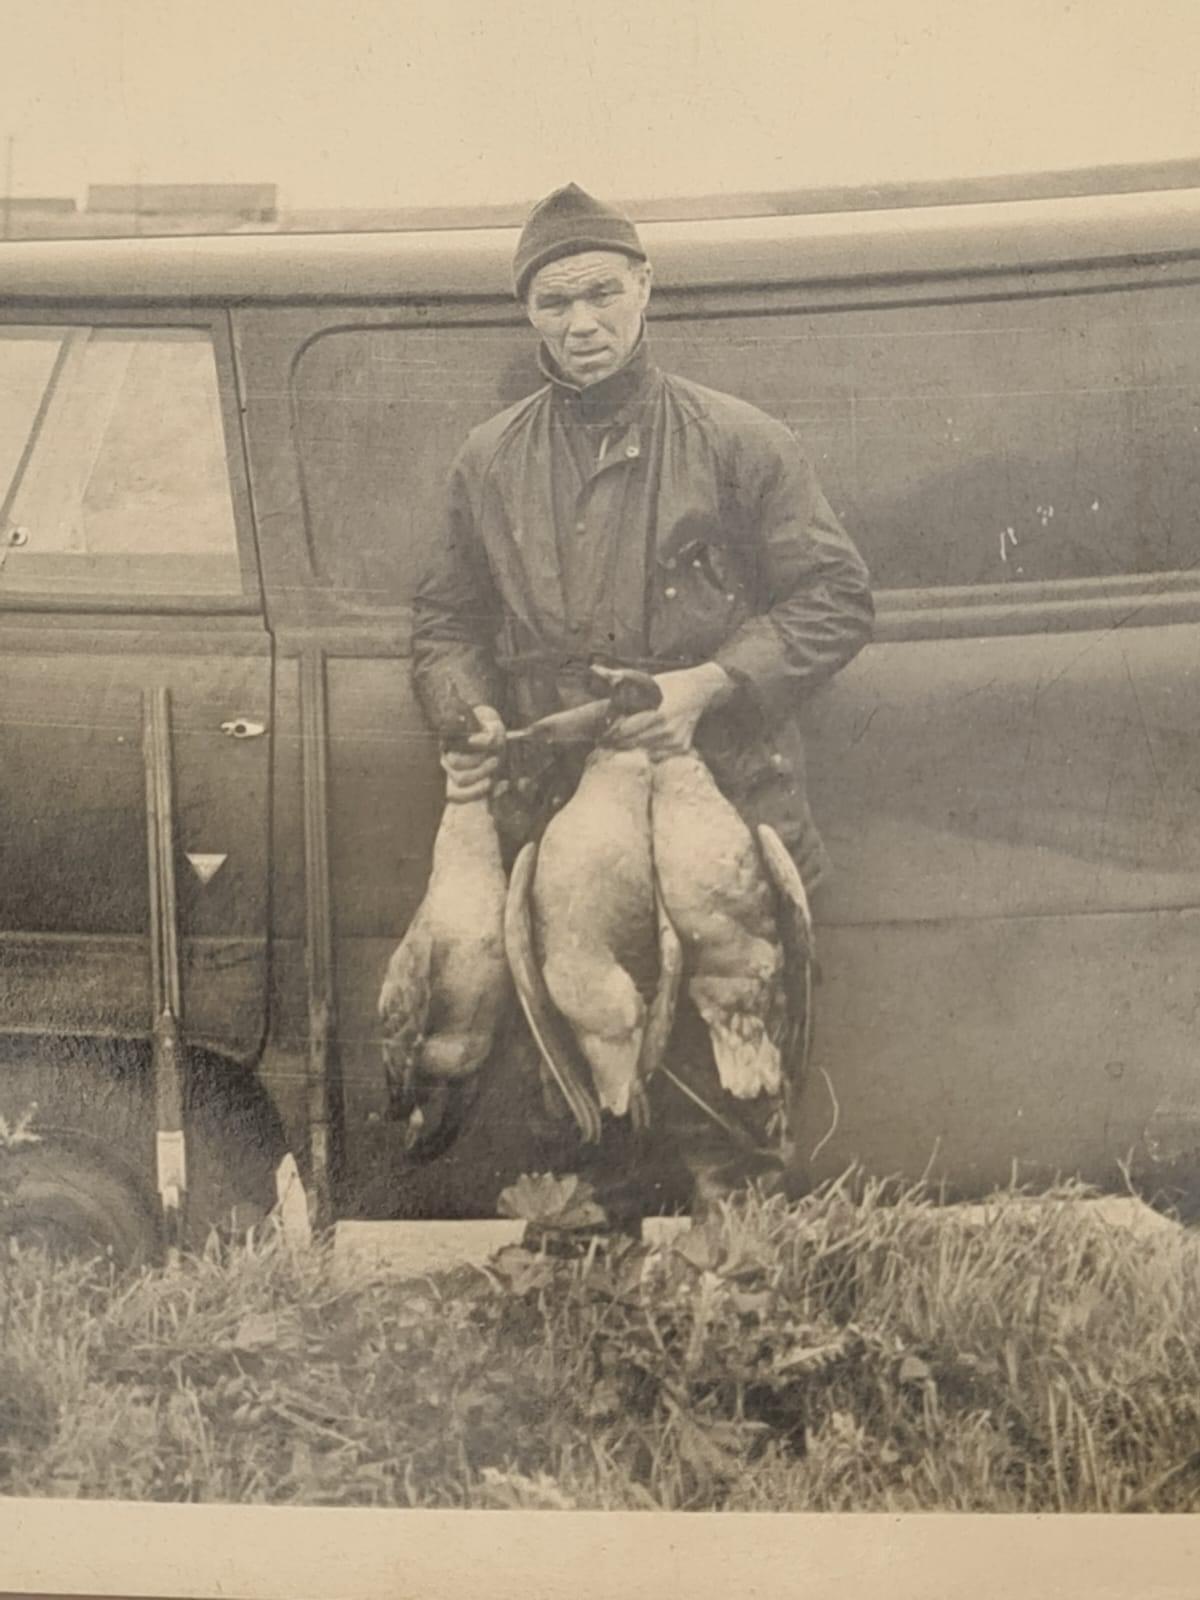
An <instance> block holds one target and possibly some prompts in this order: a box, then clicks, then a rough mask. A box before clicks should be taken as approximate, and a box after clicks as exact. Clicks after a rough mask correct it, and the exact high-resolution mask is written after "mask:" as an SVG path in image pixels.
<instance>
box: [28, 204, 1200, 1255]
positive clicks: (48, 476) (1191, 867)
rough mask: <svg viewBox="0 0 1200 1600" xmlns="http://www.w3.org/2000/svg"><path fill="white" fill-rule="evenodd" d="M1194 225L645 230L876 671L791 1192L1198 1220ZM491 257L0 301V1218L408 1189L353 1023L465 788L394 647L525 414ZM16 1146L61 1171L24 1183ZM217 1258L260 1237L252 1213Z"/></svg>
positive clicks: (850, 741)
mask: <svg viewBox="0 0 1200 1600" xmlns="http://www.w3.org/2000/svg"><path fill="white" fill-rule="evenodd" d="M1198 225H1200V188H1188V189H1178V190H1165V191H1160V192H1136V191H1134V192H1129V193H1123V194H1109V195H1092V196H1086V195H1084V196H1076V197H1074V198H1070V197H1067V198H1057V199H1048V198H1046V199H1017V200H1013V199H1009V200H1001V201H995V202H986V201H978V202H975V203H963V204H958V205H927V206H910V207H900V208H892V209H881V210H876V211H872V212H840V213H830V214H820V215H800V216H793V215H782V216H779V215H776V216H754V217H741V218H736V217H735V218H724V219H718V220H692V221H676V222H662V223H649V224H647V225H646V226H645V228H644V237H645V240H646V242H647V245H648V248H649V249H650V252H651V255H652V257H653V260H654V262H655V267H656V274H657V283H658V290H657V294H656V297H655V300H654V302H653V304H652V330H651V333H652V339H653V344H654V346H655V349H656V353H657V357H658V359H659V361H660V362H661V363H662V364H663V365H664V366H666V367H668V368H672V369H675V370H677V371H679V372H681V373H683V374H684V375H686V376H690V377H693V378H695V379H698V380H699V381H701V382H704V383H707V384H710V385H712V386H714V387H717V388H720V389H724V390H727V391H731V392H733V393H735V394H740V395H743V396H745V397H746V398H748V399H749V400H751V401H753V402H755V403H757V404H758V405H760V406H762V407H763V408H764V409H766V410H768V411H770V412H773V413H774V414H776V415H778V416H780V417H782V418H784V419H785V420H786V421H787V422H788V423H789V424H790V425H791V426H792V427H793V428H794V429H795V430H796V432H797V433H798V434H799V436H800V438H801V440H802V442H803V444H804V445H805V447H806V449H807V451H808V453H809V455H810V456H811V458H812V459H813V460H814V462H815V465H816V467H817V470H818V474H819V476H820V478H821V480H822V483H823V485H824V487H825V489H826V491H827V493H828V495H829V497H830V499H831V500H832V502H833V504H834V506H835V507H836V509H837V510H838V512H839V514H840V515H841V517H842V519H843V521H844V522H845V524H846V526H847V527H848V528H849V529H850V530H851V531H852V533H853V534H854V536H855V537H856V539H857V541H858V542H859V544H860V547H861V548H862V550H863V552H864V554H865V555H866V557H867V559H868V561H869V563H870V566H871V568H872V572H873V576H874V580H875V584H876V590H877V603H878V610H879V623H878V630H877V638H876V641H875V643H873V644H872V645H871V646H870V647H869V648H868V649H867V651H866V652H865V653H864V654H863V655H862V656H861V657H860V658H859V659H858V660H857V661H856V662H855V663H854V664H853V665H852V666H851V668H849V669H848V670H847V671H846V672H845V673H844V674H842V675H841V676H840V677H839V678H838V679H837V680H836V681H835V682H834V683H833V684H832V685H830V686H829V687H828V688H827V689H826V690H823V691H822V692H820V693H819V694H818V695H816V696H814V698H813V700H812V701H811V703H810V704H809V705H808V706H807V707H806V708H805V715H806V719H807V723H808V731H809V738H810V751H811V757H810V765H811V780H810V781H811V788H812V797H813V804H814V810H815V812H816V815H817V820H818V822H819V824H820V825H821V827H822V830H823V832H824V834H825V837H826V840H827V843H828V844H829V846H830V850H831V854H832V856H833V858H834V862H835V867H836V874H835V877H834V879H833V880H832V882H831V883H830V885H829V887H828V889H827V890H826V891H825V892H824V900H823V902H822V904H821V906H820V929H819V935H820V946H821V964H822V972H823V982H822V986H821V989H820V998H819V1008H820V1009H819V1020H818V1029H817V1040H816V1048H815V1053H814V1060H813V1063H812V1071H811V1074H810V1077H809V1081H808V1083H807V1084H806V1086H805V1089H804V1093H803V1095H802V1097H801V1104H800V1119H801V1120H800V1125H801V1129H802V1138H801V1143H802V1145H805V1144H806V1145H807V1155H808V1156H809V1157H813V1155H814V1152H816V1154H815V1159H813V1160H812V1161H811V1172H812V1176H813V1177H816V1178H820V1177H824V1176H829V1175H831V1174H834V1173H836V1172H838V1171H840V1170H842V1169H843V1168H844V1167H845V1166H846V1165H847V1164H848V1163H849V1162H851V1161H853V1160H858V1161H861V1162H862V1163H864V1164H865V1165H866V1166H867V1167H868V1168H869V1169H872V1170H876V1171H880V1172H889V1173H890V1172H899V1173H905V1174H908V1175H910V1176H917V1175H920V1174H922V1173H929V1174H930V1175H932V1176H934V1177H938V1178H944V1179H945V1180H946V1182H947V1184H948V1185H949V1187H950V1188H951V1189H952V1190H954V1191H955V1192H958V1193H962V1194H970V1193H976V1192H980V1191H982V1190H984V1189H986V1188H987V1187H988V1186H990V1185H992V1184H994V1183H996V1182H1002V1181H1004V1180H1006V1179H1007V1178H1008V1177H1009V1176H1010V1175H1011V1173H1012V1172H1013V1171H1014V1170H1016V1172H1017V1173H1018V1175H1019V1176H1020V1177H1022V1178H1026V1179H1031V1180H1034V1181H1043V1180H1046V1179H1049V1178H1052V1177H1053V1176H1054V1175H1055V1174H1056V1173H1060V1172H1061V1173H1078V1174H1081V1175H1082V1176H1083V1177H1085V1178H1086V1179H1089V1180H1091V1181H1093V1182H1096V1183H1098V1184H1100V1185H1111V1184H1115V1183H1120V1182H1122V1181H1123V1177H1122V1174H1123V1172H1125V1171H1128V1172H1129V1173H1130V1174H1131V1175H1132V1176H1133V1177H1134V1179H1135V1181H1139V1182H1141V1183H1143V1184H1145V1185H1146V1187H1147V1188H1148V1189H1150V1190H1162V1191H1163V1192H1166V1193H1171V1194H1178V1195H1180V1196H1185V1197H1186V1195H1187V1194H1188V1193H1189V1192H1192V1191H1194V1190H1195V1188H1196V1185H1197V1180H1198V1179H1200V1049H1198V1046H1200V1022H1198V1020H1197V1018H1198V1008H1200V996H1198V989H1197V972H1198V971H1200V737H1198V731H1200V711H1198V709H1197V707H1198V706H1200V649H1198V642H1200V636H1198V632H1197V622H1198V620H1200V579H1198V578H1197V575H1196V573H1195V570H1194V569H1195V566H1196V553H1197V533H1196V515H1197V510H1196V508H1197V506H1198V505H1200V226H1198ZM512 245H513V235H512V233H511V232H509V231H508V230H506V229H503V228H481V229H460V230H453V231H450V230H447V231H442V232H410V233H388V234H364V235H305V236H298V235H293V236H286V235H285V236H265V237H223V238H204V239H193V238H172V239H163V240H147V239H137V240H115V241H70V242H65V241H64V242H61V243H33V242H30V243H20V244H9V245H6V246H5V247H4V249H3V251H2V252H0V490H2V492H3V496H4V499H3V513H2V519H0V1117H2V1118H3V1122H2V1123H0V1136H2V1137H0V1144H2V1145H3V1146H4V1148H3V1151H2V1152H0V1193H2V1198H3V1200H4V1203H5V1205H6V1206H7V1208H8V1211H9V1213H10V1214H11V1215H12V1216H16V1217H18V1218H19V1219H20V1220H21V1221H22V1222H23V1223H24V1224H25V1225H28V1226H36V1227H37V1228H39V1229H42V1230H50V1231H51V1232H63V1233H65V1234H67V1235H69V1236H75V1235H79V1234H81V1233H82V1234H84V1235H86V1236H88V1237H90V1238H93V1239H98V1240H101V1241H102V1242H106V1243H110V1244H112V1245H114V1247H116V1248H118V1249H121V1250H127V1249H129V1250H136V1249H139V1248H146V1247H148V1246H149V1245H151V1244H152V1243H153V1241H154V1240H155V1239H156V1238H157V1237H158V1236H159V1232H160V1228H161V1219H162V1213H163V1207H164V1205H165V1207H166V1214H167V1217H168V1219H169V1220H172V1221H173V1220H174V1219H177V1218H178V1217H180V1216H181V1215H182V1214H183V1211H182V1209H181V1206H182V1203H183V1202H184V1201H185V1200H186V1208H185V1209H186V1229H185V1231H186V1234H187V1236H188V1237H190V1238H198V1237H201V1236H202V1234H203V1231H204V1229H205V1228H207V1226H209V1225H210V1224H211V1223H212V1222H213V1221H215V1220H220V1219H222V1218H224V1217H227V1216H229V1215H230V1214H231V1213H235V1214H240V1215H241V1216H242V1217H246V1216H249V1215H253V1214H254V1211H255V1208H261V1207H262V1206H265V1205H267V1204H269V1203H270V1200H271V1198H272V1196H273V1187H272V1174H273V1173H274V1170H275V1167H276V1164H277V1163H278V1161H279V1159H280V1156H281V1155H282V1154H283V1152H284V1151H286V1150H289V1149H290V1150H292V1151H294V1152H295V1153H296V1155H297V1157H298V1159H299V1160H300V1163H301V1166H302V1169H303V1171H304V1172H305V1174H306V1178H307V1180H308V1186H309V1189H310V1191H311V1193H312V1194H313V1195H314V1197H315V1199H316V1202H317V1205H318V1208H319V1211H320V1214H321V1215H322V1216H323V1217H325V1218H326V1219H328V1218H331V1217H334V1216H376V1217H384V1216H396V1215H410V1216H437V1215H444V1216H451V1215H487V1214H490V1212H491V1211H492V1208H493V1205H494V1200H495V1195H496V1192H497V1190H498V1188H499V1187H500V1185H501V1184H502V1183H503V1182H506V1181H508V1180H509V1179H510V1178H511V1177H512V1176H515V1175H516V1174H517V1173H518V1172H520V1171H521V1170H522V1165H523V1161H524V1159H525V1149H524V1142H523V1140H524V1126H525V1124H524V1120H523V1119H524V1112H523V1111H522V1108H521V1107H522V1102H521V1095H520V1092H519V1091H520V1086H519V1085H514V1082H513V1076H514V1069H513V1067H512V1064H511V1062H510V1061H509V1060H507V1059H506V1058H500V1059H497V1060H496V1061H495V1062H494V1063H493V1065H492V1068H491V1070H490V1072H489V1078H488V1083H487V1085H486V1087H485V1090H484V1093H483V1096H482V1099H481V1102H480V1104H479V1106H478V1107H477V1109H476V1112H475V1114H474V1117H473V1120H472V1122H471V1124H470V1126H469V1127H468V1128H467V1129H466V1131H465V1132H464V1134H463V1137H462V1138H461V1140H460V1141H459V1142H458V1143H457V1144H456V1145H455V1146H453V1147H452V1149H451V1150H449V1151H448V1152H447V1153H446V1154H445V1155H444V1156H442V1157H441V1158H439V1159H438V1160H437V1161H435V1162H433V1163H430V1164H428V1165H426V1166H424V1167H421V1168H419V1169H416V1168H412V1167H410V1166H409V1165H407V1164H406V1162H405V1160H404V1157H403V1153H402V1144H401V1140H400V1136H399V1130H398V1129H397V1128H396V1127H395V1126H394V1125H393V1124H392V1123H391V1122H389V1120H388V1118H387V1116H386V1096H385V1092H384V1082H383V1073H382V1065H381V1059H380V1050H379V1041H378V1038H377V1036H376V1021H375V998H376V993H377V990H378V984H379V980H380V976H381V973H382V970H383V967H384V964H385V962H386V958H387V955H388V953H389V951H390V949H391V948H392V946H393V945H394V943H395V942H396V940H397V938H398V937H399V935H400V934H401V933H402V931H403V929H404V927H405V925H406V921H407V919H408V917H409V916H410V915H411V913H412V911H413V910H414V908H415V906H416V904H417V902H418V900H419V898H420V895H421V893H422V890H423V887H424V881H425V875H426V871H427V866H428V854H429V847H430V842H431V839H432V836H433V832H434V829H435V826H436V823H437V818H438V813H439V804H440V799H439V796H440V786H439V781H438V773H437V767H436V759H435V756H436V752H435V750H434V748H433V746H432V744H431V741H430V739H429V737H428V735H427V733H426V731H425V729H424V727H423V725H422V721H421V718H420V716H419V713H418V710H417V707H416V705H415V703H414V699H413V696H412V692H411V688H410V684H409V676H408V664H407V654H408V610H407V602H408V599H409V595H410V593H411V590H412V586H413V583H414V578H415V575H416V573H417V571H418V569H419V566H420V562H421V559H422V554H423V551H424V550H425V549H426V547H427V545H428V542H429V541H430V540H431V539H433V538H436V537H437V530H438V504H439V495H440V492H441V485H442V480H443V475H444V472H445V469H446V467H447V465H448V463H449V460H450V458H451V455H452V453H453V452H454V450H455V449H456V448H457V445H458V443H459V442H460V441H461V439H462V437H463V436H464V434H465V432H466V430H467V428H468V427H469V426H471V425H472V424H473V423H475V422H477V421H479V420H481V419H482V418H484V417H485V416H487V415H489V414H491V413H492V412H493V411H495V410H497V409H499V408H500V407H501V406H503V405H505V404H506V403H508V402H509V401H510V400H512V399H514V398H516V397H518V396H519V395H520V394H522V393H524V392H527V390H528V389H529V388H530V387H532V386H533V385H534V384H535V383H536V382H537V377H536V373H535V370H534V367H533V364H532V358H533V352H532V348H531V340H530V337H529V333H528V329H527V328H526V327H525V326H524V325H523V323H522V319H521V316H520V312H519V310H518V308H517V307H516V306H515V305H514V304H513V302H512V300H511V298H510V296H509V293H508V291H507V269H508V262H509V259H510V255H511V250H512ZM28 1135H36V1140H34V1139H31V1138H29V1137H28ZM238 1208H240V1213H239V1212H238Z"/></svg>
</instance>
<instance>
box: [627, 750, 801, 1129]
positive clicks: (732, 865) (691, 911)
mask: <svg viewBox="0 0 1200 1600" xmlns="http://www.w3.org/2000/svg"><path fill="white" fill-rule="evenodd" d="M651 814H652V819H653V856H654V869H655V873H656V876H657V880H658V885H659V891H660V893H661V895H662V899H663V904H664V905H665V907H666V911H667V915H668V916H669V917H670V919H671V921H672V923H673V924H674V927H675V931H676V933H677V934H678V935H679V939H680V943H681V944H682V946H683V956H684V967H685V972H686V973H687V987H688V994H689V996H690V998H691V1000H692V1003H693V1005H694V1006H695V1007H696V1010H697V1011H698V1012H699V1013H700V1015H701V1017H702V1018H703V1019H704V1022H705V1023H706V1025H707V1027H708V1030H709V1035H710V1037H711V1040H712V1047H713V1057H714V1060H715V1063H716V1068H717V1073H718V1076H719V1078H720V1080H721V1084H722V1087H723V1088H724V1089H726V1090H727V1091H728V1092H729V1093H730V1094H731V1095H733V1096H735V1097H736V1098H738V1099H743V1100H749V1099H754V1098H755V1097H756V1096H758V1095H760V1094H763V1093H767V1094H774V1093H777V1092H778V1091H779V1089H780V1087H781V1084H782V1079H783V1066H782V1058H781V1047H782V1045H783V1042H784V1039H785V1036H786V1034H787V1029H788V998H787V993H786V979H785V971H784V950H783V945H782V942H781V938H780V932H779V928H778V925H777V918H776V901H775V893H774V890H773V888H772V885H771V881H770V879H769V877H768V875H767V873H766V871H765V869H764V866H763V861H762V856H761V854H760V851H759V846H758V843H757V841H756V839H755V837H754V835H753V834H752V833H751V831H750V828H749V827H748V826H747V824H746V823H745V821H744V820H743V819H742V817H741V815H740V814H739V812H738V811H737V809H736V807H735V806H733V805H732V804H731V803H730V802H729V801H728V800H727V799H726V798H725V796H724V795H723V794H722V793H721V791H720V790H719V788H718V787H717V784H716V782H715V780H714V778H713V776H712V774H711V772H710V771H709V769H708V767H707V766H706V765H705V763H704V761H703V760H702V759H701V758H700V757H699V756H698V755H696V754H695V753H694V752H691V751H689V752H687V753H685V754H681V755H675V756H668V757H666V758H665V759H663V760H661V761H659V762H657V763H656V764H655V766H654V786H653V802H652V813H651Z"/></svg>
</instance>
